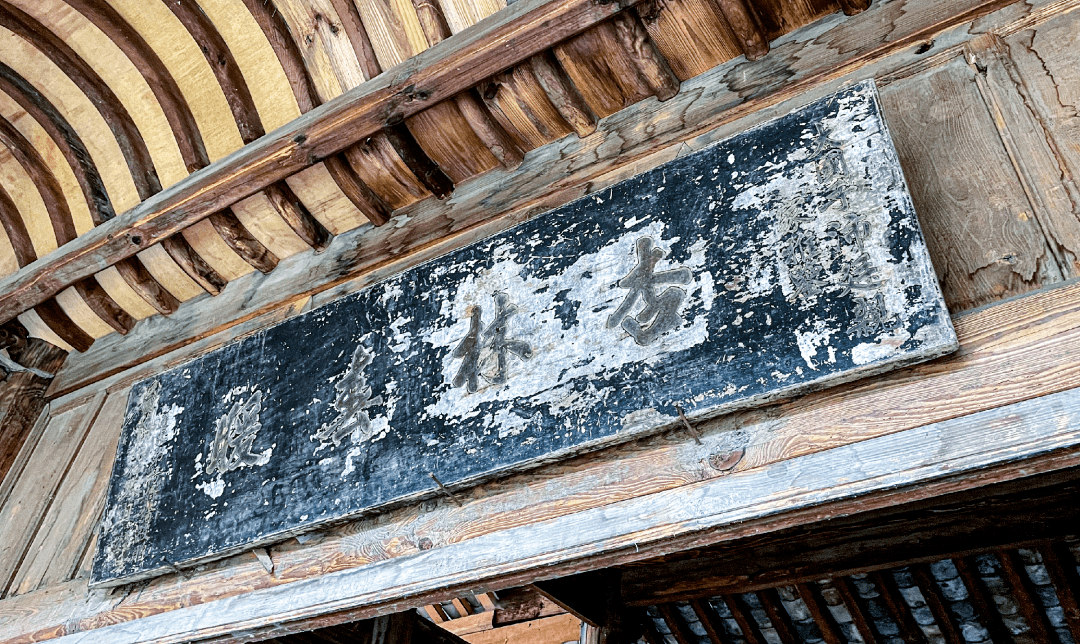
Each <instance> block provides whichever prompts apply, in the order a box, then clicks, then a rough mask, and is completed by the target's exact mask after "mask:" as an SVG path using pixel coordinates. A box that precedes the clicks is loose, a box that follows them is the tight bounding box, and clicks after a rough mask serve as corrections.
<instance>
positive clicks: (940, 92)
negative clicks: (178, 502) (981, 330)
mask: <svg viewBox="0 0 1080 644" xmlns="http://www.w3.org/2000/svg"><path fill="white" fill-rule="evenodd" d="M976 73H977V71H976V70H974V69H972V68H971V67H969V66H968V65H967V63H966V62H965V61H964V60H963V59H956V60H954V61H952V62H950V63H949V64H947V65H946V66H944V67H942V68H941V69H936V70H932V71H930V72H927V73H925V74H922V75H919V76H916V77H914V78H911V79H910V80H904V81H900V82H897V83H895V84H892V85H889V86H888V87H886V88H883V89H882V103H883V106H884V109H885V114H886V118H887V120H888V121H889V125H890V127H891V128H892V130H893V131H894V132H896V140H897V152H898V153H899V154H900V162H901V164H902V165H903V167H904V174H905V175H906V176H907V179H908V184H909V185H910V186H911V196H912V199H913V200H914V202H915V210H916V211H917V212H918V213H919V220H920V222H921V223H922V225H923V229H924V230H925V232H926V237H927V244H928V245H929V247H930V249H931V253H932V255H933V257H934V258H935V260H936V261H935V268H936V269H937V273H938V278H939V279H940V281H941V284H942V290H943V291H944V292H945V300H946V302H948V303H949V309H950V310H952V311H963V310H965V309H970V308H973V307H976V306H980V305H982V304H986V303H987V302H992V301H994V300H997V299H1001V298H1003V297H1008V296H1010V295H1016V294H1019V293H1023V292H1026V291H1029V290H1031V289H1035V288H1038V287H1040V286H1041V285H1042V284H1043V283H1053V282H1056V281H1060V280H1061V267H1060V266H1058V264H1057V262H1056V261H1055V259H1054V257H1053V254H1052V253H1051V252H1050V251H1049V249H1048V247H1047V242H1046V239H1045V237H1043V233H1042V229H1041V228H1040V226H1039V224H1038V222H1037V221H1035V219H1034V217H1033V216H1032V207H1031V203H1030V202H1029V201H1028V199H1027V196H1026V195H1025V193H1024V190H1023V186H1021V184H1020V181H1019V179H1018V178H1017V175H1016V172H1015V170H1014V168H1013V165H1012V163H1011V162H1010V161H1009V157H1008V155H1007V154H1006V151H1005V149H1004V148H1003V146H1002V144H1001V139H1000V137H999V136H998V133H997V129H996V128H995V126H994V121H993V119H992V118H991V115H990V113H989V112H988V111H987V109H986V105H985V103H984V102H983V99H982V97H981V96H980V95H979V90H978V88H977V87H976V84H975V79H974V77H975V74H976Z"/></svg>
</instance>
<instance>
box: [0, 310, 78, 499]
mask: <svg viewBox="0 0 1080 644" xmlns="http://www.w3.org/2000/svg"><path fill="white" fill-rule="evenodd" d="M15 324H18V323H15ZM24 331H25V330H24ZM22 342H23V343H24V344H25V346H22V347H19V348H18V349H16V347H14V346H7V347H5V348H6V349H7V351H8V353H9V354H10V355H12V356H13V357H16V356H17V362H19V364H21V365H23V366H25V367H32V368H34V369H40V370H42V371H45V372H47V373H52V372H54V371H56V370H57V369H58V368H59V367H60V364H61V363H62V362H63V361H64V357H65V353H64V352H63V351H62V350H60V349H58V348H57V347H54V346H52V345H51V344H49V343H47V342H45V341H44V340H39V339H38V338H23V339H22ZM47 386H48V380H47V379H45V378H42V377H40V376H37V375H35V374H34V373H32V372H29V371H21V372H16V373H9V374H7V376H6V377H5V378H4V380H3V381H2V382H0V428H2V429H0V481H5V480H6V479H5V477H6V476H7V474H8V472H10V471H12V467H13V466H14V465H15V463H16V458H17V457H18V455H19V451H20V450H21V449H22V448H23V446H24V445H26V444H27V440H28V439H29V438H30V437H31V436H32V435H33V430H34V426H35V423H36V422H37V421H38V419H39V417H41V416H42V411H43V410H44V409H45V406H46V399H45V395H44V394H45V388H46V387H47ZM28 449H32V446H31V447H29V448H28ZM11 480H12V481H14V477H13V478H12V479H11ZM0 498H2V497H0Z"/></svg>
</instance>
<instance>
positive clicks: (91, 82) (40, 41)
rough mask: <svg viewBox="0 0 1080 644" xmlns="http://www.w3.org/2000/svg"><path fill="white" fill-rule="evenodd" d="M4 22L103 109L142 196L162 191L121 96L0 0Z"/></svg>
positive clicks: (55, 39)
mask: <svg viewBox="0 0 1080 644" xmlns="http://www.w3.org/2000/svg"><path fill="white" fill-rule="evenodd" d="M0 26H2V27H4V28H5V29H7V30H8V31H11V32H12V33H14V34H16V35H18V36H20V37H21V38H23V39H24V40H26V41H27V42H28V43H30V44H31V45H33V46H34V47H36V48H37V49H38V50H39V51H40V52H41V53H43V54H45V55H46V56H47V57H48V58H49V60H51V61H53V63H55V64H56V66H57V67H59V68H60V69H61V70H63V72H64V73H65V74H67V76H68V78H70V79H71V81H72V82H73V83H75V85H76V86H78V88H79V89H80V90H82V92H83V93H84V94H86V96H87V98H89V99H90V102H92V103H93V104H94V107H96V108H97V110H98V111H99V112H101V116H102V117H103V118H104V119H105V123H106V124H107V125H108V126H109V129H110V130H111V131H112V134H113V136H114V137H115V138H116V142H117V143H118V144H119V145H120V149H121V150H122V151H123V152H124V159H125V160H126V161H127V164H128V168H129V169H130V170H131V177H132V179H133V180H134V181H135V188H136V190H137V191H138V193H139V198H140V199H147V198H149V197H150V196H151V195H154V194H156V193H158V192H161V181H160V180H159V179H158V176H157V170H156V169H155V168H154V161H153V159H151V157H150V150H149V148H147V147H146V142H145V141H144V140H143V138H142V135H141V134H139V130H138V128H136V127H135V121H134V120H132V118H131V115H130V114H128V112H127V110H126V109H124V106H123V104H122V103H121V102H120V99H119V98H118V97H117V96H116V94H115V93H113V91H112V90H111V89H109V86H108V85H106V84H105V81H103V80H102V79H101V77H100V76H98V74H97V72H95V71H94V70H93V68H91V67H90V65H89V64H88V63H87V62H86V61H85V60H83V59H82V58H80V57H79V55H78V54H77V53H75V50H73V49H72V48H71V47H70V46H68V44H67V43H65V42H64V41H63V40H62V39H61V38H59V37H58V36H57V35H56V34H54V33H53V32H51V31H49V30H48V29H47V28H46V27H45V26H44V25H42V24H41V23H39V22H38V21H37V20H35V19H34V18H33V17H31V16H29V15H28V14H26V13H25V12H23V11H22V10H21V9H18V8H16V7H14V6H12V5H11V4H8V3H7V2H6V1H5V0H0Z"/></svg>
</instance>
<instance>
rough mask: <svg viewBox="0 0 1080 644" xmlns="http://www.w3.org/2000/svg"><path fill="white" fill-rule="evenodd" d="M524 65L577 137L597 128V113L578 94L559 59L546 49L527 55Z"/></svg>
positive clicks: (590, 132)
mask: <svg viewBox="0 0 1080 644" xmlns="http://www.w3.org/2000/svg"><path fill="white" fill-rule="evenodd" d="M526 65H527V67H528V68H529V71H531V72H532V74H533V76H534V77H535V78H536V81H537V82H538V83H539V84H540V87H542V88H543V89H544V92H545V93H546V94H547V97H548V99H549V100H550V101H551V104H552V105H554V106H555V109H557V110H558V111H559V115H560V116H562V117H563V119H564V120H565V121H566V122H567V123H568V124H569V125H570V127H571V128H572V129H573V130H574V132H576V133H577V135H578V136H579V137H585V136H588V135H590V134H592V133H593V132H594V131H596V115H595V114H593V113H592V110H590V109H589V106H588V105H587V104H586V103H585V99H583V98H582V97H581V92H579V91H578V90H577V88H576V87H575V86H574V84H573V83H572V82H570V79H569V78H567V77H566V73H565V72H564V71H563V69H562V67H561V66H560V65H559V61H557V60H555V58H554V57H553V56H552V55H551V54H550V53H549V52H544V53H541V54H537V55H536V56H533V57H532V58H530V59H529V60H528V63H527V64H526Z"/></svg>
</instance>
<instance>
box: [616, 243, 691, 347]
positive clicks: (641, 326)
mask: <svg viewBox="0 0 1080 644" xmlns="http://www.w3.org/2000/svg"><path fill="white" fill-rule="evenodd" d="M636 252H637V258H638V262H637V265H636V266H634V268H633V269H632V270H631V271H630V272H629V273H628V274H627V275H626V277H624V278H622V279H621V280H619V288H625V289H630V292H629V293H627V294H626V298H625V299H623V301H622V304H620V305H619V308H618V309H616V310H615V312H614V313H612V314H611V315H610V316H609V317H608V319H607V328H609V329H614V328H615V327H620V326H621V327H622V328H623V330H625V331H626V332H627V333H629V334H630V335H631V337H633V338H634V341H635V342H637V343H638V344H640V345H642V346H645V345H649V344H652V343H653V342H655V341H656V339H657V338H658V337H660V335H661V334H663V333H664V332H666V331H670V330H671V329H674V328H676V327H678V326H679V325H680V324H682V317H680V316H679V306H680V305H681V304H682V302H683V300H684V299H686V291H685V290H684V289H681V288H678V287H676V286H668V287H667V288H665V289H664V290H663V291H660V292H659V293H658V292H657V291H658V290H659V288H658V287H659V286H662V285H665V284H689V283H690V280H691V277H692V276H691V274H690V269H688V268H678V269H675V270H670V271H661V272H656V264H657V263H658V262H659V261H660V260H661V259H663V258H664V255H665V253H664V251H663V250H661V249H659V248H656V247H655V246H654V244H653V240H652V239H651V238H649V237H642V238H641V239H639V240H637V249H636ZM638 300H641V301H643V302H644V303H645V306H644V308H642V309H641V310H640V311H638V312H637V313H636V314H634V315H631V314H630V311H631V310H632V309H633V308H634V306H635V305H637V303H638Z"/></svg>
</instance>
